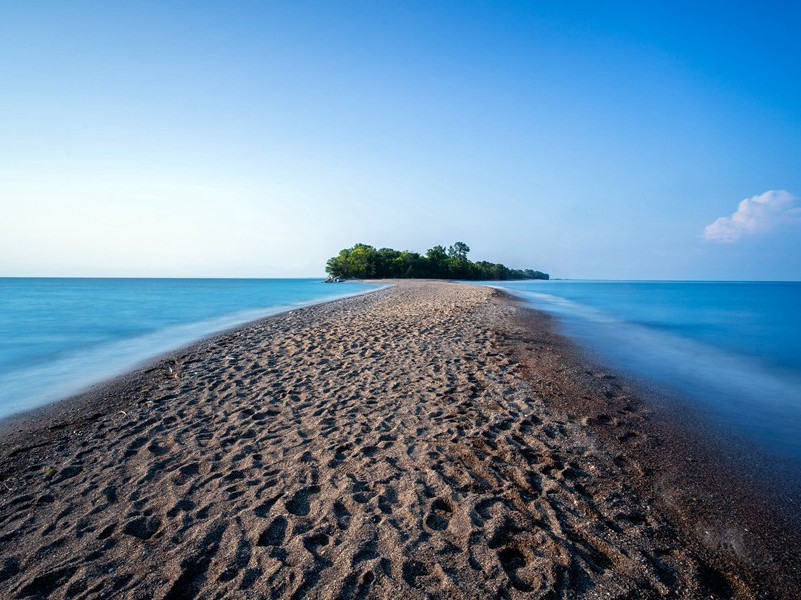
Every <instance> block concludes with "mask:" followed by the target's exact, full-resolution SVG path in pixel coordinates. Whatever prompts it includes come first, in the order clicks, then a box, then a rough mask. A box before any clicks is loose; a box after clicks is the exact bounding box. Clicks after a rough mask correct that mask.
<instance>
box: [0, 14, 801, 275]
mask: <svg viewBox="0 0 801 600" xmlns="http://www.w3.org/2000/svg"><path fill="white" fill-rule="evenodd" d="M165 4H169V6H165ZM646 5H647V6H646ZM799 6H801V5H799V4H798V3H789V2H788V3H770V2H767V3H766V2H759V3H756V2H752V3H741V2H706V3H703V2H702V3H698V2H693V3H689V2H688V3H677V2H665V3H657V2H649V3H641V2H637V3H635V2H628V3H623V2H604V3H601V2H558V1H555V0H554V1H544V2H531V3H519V2H459V3H448V2H421V3H412V2H404V3H389V2H353V3H351V2H336V3H333V2H332V3H324V2H291V3H264V2H252V3H250V2H238V3H237V2H230V3H219V2H208V3H203V2H192V3H189V2H187V3H160V2H152V3H133V2H131V3H124V6H123V5H122V3H79V2H71V3H62V2H52V3H48V2H24V3H22V2H20V3H14V4H11V3H7V4H5V5H4V6H3V7H2V8H0V81H2V84H0V86H2V87H0V90H2V93H0V210H1V213H0V214H2V215H3V217H2V219H0V275H78V276H80V275H85V276H92V275H95V276H115V275H117V276H252V277H260V276H293V275H295V276H307V275H308V276H311V275H318V274H320V273H321V272H322V267H323V265H324V262H325V259H326V258H327V257H328V256H330V255H332V254H334V253H336V251H337V250H338V249H339V248H341V247H344V246H349V245H351V244H353V243H355V242H357V241H361V242H366V243H372V244H375V245H378V246H390V247H397V248H409V249H413V250H420V251H422V250H424V249H425V248H427V247H430V246H432V245H434V244H436V243H451V242H453V241H456V240H464V241H466V242H467V243H468V244H470V246H471V247H472V249H473V252H472V256H473V257H474V258H482V259H489V260H495V261H501V262H504V263H506V264H508V265H509V266H515V267H532V268H538V269H542V270H545V271H548V272H550V273H551V274H552V275H554V276H561V277H594V278H644V279H649V278H669V279H675V278H690V279H698V278H700V279H801V215H799V211H798V210H797V209H798V207H800V206H801V201H799V200H797V198H796V197H797V196H801V61H799V59H798V57H799V56H801V36H799V35H798V33H797V32H798V31H799V30H800V29H801V8H799ZM752 199H753V200H752ZM743 200H748V201H747V203H746V204H745V205H742V207H741V205H740V203H741V201H743ZM740 207H741V208H742V210H740ZM735 215H736V216H735ZM721 218H723V219H729V220H728V221H725V220H724V221H723V222H718V219H721ZM716 222H718V225H716V226H715V228H713V229H712V230H711V231H712V233H710V230H709V229H708V226H710V225H712V224H714V223H716Z"/></svg>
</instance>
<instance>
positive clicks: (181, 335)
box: [0, 282, 391, 435]
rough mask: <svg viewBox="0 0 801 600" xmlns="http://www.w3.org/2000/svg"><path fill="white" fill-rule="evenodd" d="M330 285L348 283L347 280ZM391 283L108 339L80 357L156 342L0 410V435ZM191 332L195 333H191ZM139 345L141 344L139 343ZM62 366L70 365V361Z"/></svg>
mask: <svg viewBox="0 0 801 600" xmlns="http://www.w3.org/2000/svg"><path fill="white" fill-rule="evenodd" d="M359 283H361V282H359ZM332 285H348V282H345V283H343V284H332ZM390 286H391V284H380V285H376V286H375V287H373V288H372V289H367V290H360V291H357V292H350V293H345V294H337V295H335V296H334V297H331V296H326V297H324V298H322V299H316V300H309V301H301V302H297V303H292V304H284V305H278V306H274V307H267V308H265V309H263V310H247V311H238V312H235V313H230V314H227V315H220V316H219V317H216V318H214V319H209V320H206V321H202V322H197V323H187V324H182V325H177V326H171V327H167V328H165V329H162V330H159V331H157V332H153V333H151V334H146V335H144V336H138V337H135V338H130V339H121V340H117V341H115V342H111V343H110V344H107V345H104V346H102V347H101V348H99V349H97V350H93V351H92V352H87V353H84V354H81V355H80V358H81V359H82V360H86V359H87V357H92V356H93V355H95V354H96V355H98V357H102V356H103V355H105V354H106V353H107V351H108V347H109V346H114V345H119V346H120V347H122V348H124V347H125V346H126V345H129V344H130V343H131V342H137V343H139V342H141V341H142V340H144V339H145V338H147V339H148V340H150V339H152V340H153V341H154V342H156V344H157V345H155V346H151V347H152V348H153V350H152V351H151V352H148V353H147V354H139V355H138V356H137V357H136V358H131V357H130V356H125V357H123V358H121V360H120V361H119V362H118V363H117V364H115V365H114V366H113V367H110V368H107V369H104V370H103V373H102V374H85V375H83V376H80V377H74V378H72V379H71V380H70V381H69V382H68V383H67V384H64V383H63V382H54V383H52V384H50V385H48V386H47V388H45V389H44V391H43V393H42V394H41V395H40V396H39V397H38V400H37V401H34V402H29V403H26V405H25V406H21V407H19V408H17V409H12V410H9V411H3V412H0V435H2V432H3V431H4V430H5V429H8V427H9V426H11V425H10V424H11V423H13V422H17V421H24V420H27V419H28V418H29V417H30V416H31V415H34V414H42V413H44V412H47V410H48V408H50V407H53V406H55V405H63V404H65V403H66V404H69V401H71V400H72V399H74V398H77V397H80V396H84V395H86V394H87V393H89V392H92V391H95V390H98V389H103V388H105V387H107V386H109V385H110V384H112V383H113V382H115V381H117V380H122V379H125V378H129V377H131V376H132V375H133V374H135V373H137V372H140V371H142V370H146V369H148V368H152V367H153V366H155V365H160V364H162V363H164V362H165V361H166V360H168V359H169V358H170V357H172V356H175V355H177V354H182V353H184V352H187V351H189V350H190V349H192V348H194V347H196V346H199V345H201V344H206V343H208V342H210V341H213V340H216V339H219V338H224V337H226V336H229V335H231V334H234V333H236V332H237V331H239V330H241V329H244V328H247V327H249V326H251V325H253V324H255V323H258V322H260V321H263V320H264V319H270V318H273V317H276V316H279V315H283V314H286V313H291V312H292V311H295V310H299V309H302V308H308V307H311V306H318V305H324V304H329V303H332V302H339V301H343V300H348V299H352V298H357V297H359V296H363V295H366V294H372V293H375V292H378V291H380V290H383V289H386V288H387V287H390ZM212 322H213V323H214V325H211V328H208V327H207V328H203V329H202V331H200V332H199V331H198V328H199V327H201V328H202V326H203V325H210V324H211V323H212ZM192 332H196V333H195V334H193V333H192ZM174 333H177V336H171V334H174ZM139 345H140V346H141V344H139ZM65 366H66V368H69V364H66V365H65ZM38 369H41V370H42V371H48V370H50V369H52V365H43V366H36V367H33V368H31V369H30V371H35V370H38ZM43 387H44V386H43ZM6 392H8V390H6Z"/></svg>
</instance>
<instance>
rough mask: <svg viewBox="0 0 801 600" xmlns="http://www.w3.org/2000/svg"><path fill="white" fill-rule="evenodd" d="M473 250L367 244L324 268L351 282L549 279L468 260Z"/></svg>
mask: <svg viewBox="0 0 801 600" xmlns="http://www.w3.org/2000/svg"><path fill="white" fill-rule="evenodd" d="M468 252H470V248H469V247H468V245H467V244H465V243H463V242H456V243H455V244H454V245H453V246H450V247H449V248H447V249H446V248H444V247H443V246H434V247H433V248H430V249H428V250H427V251H426V253H425V254H424V255H422V254H418V253H417V252H409V251H408V250H402V251H401V250H392V249H391V248H380V249H376V248H374V247H373V246H368V245H367V244H356V245H355V246H353V248H346V249H345V250H340V252H339V254H338V255H337V256H334V257H333V258H330V259H329V260H328V262H327V263H326V265H325V270H326V273H328V274H329V275H330V276H331V277H341V278H344V279H348V278H351V277H354V278H357V279H394V278H408V277H416V278H429V279H430V278H436V279H470V280H496V279H548V274H547V273H542V272H541V271H534V270H532V269H510V268H509V267H506V266H504V265H501V264H497V263H491V262H487V261H485V260H480V261H477V262H473V261H471V260H468V258H467V253H468Z"/></svg>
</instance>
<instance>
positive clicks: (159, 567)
mask: <svg viewBox="0 0 801 600" xmlns="http://www.w3.org/2000/svg"><path fill="white" fill-rule="evenodd" d="M521 310H522V309H520V308H518V307H516V306H515V305H514V304H513V303H510V302H507V301H505V300H504V299H503V298H502V296H501V294H499V293H498V292H495V291H494V290H491V289H489V288H484V287H479V286H470V285H461V284H447V283H434V282H425V283H423V282H405V283H402V284H399V285H397V286H396V287H393V288H389V289H385V290H381V291H378V292H375V293H372V294H369V295H366V296H361V297H356V298H351V299H347V300H343V301H338V302H333V303H329V304H324V305H319V306H314V307H309V308H304V309H300V310H296V311H293V312H291V313H287V314H283V315H279V316H276V317H272V318H269V319H266V320H263V321H260V322H257V323H255V324H251V325H248V326H246V327H244V328H242V329H240V330H237V331H236V332H233V333H229V334H226V335H224V336H220V337H217V338H215V339H212V340H210V341H208V342H204V343H201V344H198V345H196V346H194V347H192V348H190V349H188V350H186V351H184V352H182V353H178V354H176V355H175V356H174V357H173V358H171V359H170V360H165V361H163V362H161V363H159V364H157V365H155V366H152V367H150V368H148V369H146V370H144V371H142V372H139V373H136V374H133V375H132V376H130V377H128V378H125V379H124V380H120V381H118V382H116V383H112V384H109V385H108V386H105V387H103V388H102V389H100V390H98V391H96V392H94V393H92V394H89V395H87V396H85V397H84V398H82V399H81V398H79V399H75V400H70V401H68V402H66V403H63V404H62V405H60V406H57V407H54V408H53V410H52V411H51V412H50V413H47V412H45V413H42V414H41V415H40V416H39V417H37V418H36V419H35V420H32V419H30V418H29V419H28V420H27V421H26V420H24V419H23V420H22V421H18V422H13V426H14V428H15V431H12V432H6V434H5V436H4V439H3V442H2V445H1V446H0V596H1V597H3V598H25V597H34V598H36V597H40V598H45V597H54V598H61V597H70V598H81V597H90V598H94V597H102V596H106V597H112V596H113V597H122V598H126V597H127V598H151V597H155V598H194V597H198V598H223V597H245V598H247V597H253V598H273V597H275V598H304V597H307V598H393V600H397V599H399V598H494V597H500V598H529V597H534V598H536V597H548V598H562V597H590V598H592V597H604V598H607V597H632V598H634V597H688V598H697V597H710V596H713V597H714V596H721V597H725V596H738V597H744V598H748V597H752V596H753V595H755V594H758V593H759V592H758V591H757V592H753V589H755V588H753V586H752V585H751V584H750V580H749V578H748V577H747V576H741V575H740V574H738V573H736V571H730V570H727V571H722V570H720V568H719V567H716V566H714V560H713V561H712V562H710V559H709V557H708V556H707V553H705V552H704V551H703V549H698V548H696V546H695V545H694V544H693V542H692V540H691V537H692V536H688V535H685V534H683V533H681V532H680V531H679V530H678V529H677V528H676V527H674V526H673V525H671V520H670V518H669V517H668V516H666V515H665V514H663V513H662V512H660V510H659V509H658V508H657V507H656V505H655V504H654V503H653V502H651V501H649V500H648V498H647V496H646V495H643V494H640V493H639V492H638V491H637V487H636V486H633V485H630V480H631V478H632V474H631V473H632V468H633V467H632V465H631V464H629V462H627V461H625V460H621V458H620V455H619V450H618V449H610V448H609V447H608V446H607V445H606V443H605V442H603V441H602V437H600V436H598V435H596V433H594V432H593V430H592V428H591V427H589V426H587V424H586V423H584V424H582V421H581V419H569V418H567V417H566V416H565V415H566V414H567V413H565V411H564V410H563V409H561V408H556V407H553V406H551V405H550V404H549V403H548V402H546V401H545V399H544V394H543V389H545V388H547V387H548V385H551V386H554V385H556V383H550V384H549V382H547V381H544V380H543V379H542V374H540V375H539V379H536V377H537V374H536V373H534V374H532V370H531V366H530V365H528V366H527V365H525V364H523V362H521V360H519V359H518V358H516V355H515V353H514V352H512V350H513V348H512V345H513V344H514V343H516V342H515V340H520V339H522V338H523V337H525V336H523V334H522V333H521V332H522V331H523V330H522V329H521V325H519V324H516V321H515V317H516V316H519V315H518V313H519V311H521ZM519 350H520V348H519V347H518V351H519ZM779 593H780V592H779Z"/></svg>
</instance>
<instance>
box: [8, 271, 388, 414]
mask: <svg viewBox="0 0 801 600" xmlns="http://www.w3.org/2000/svg"><path fill="white" fill-rule="evenodd" d="M377 287H380V286H376V285H369V284H361V283H346V284H335V285H331V284H325V283H323V282H322V281H320V280H319V279H50V278H42V279H38V278H36V279H28V278H25V279H17V278H0V417H2V416H7V415H10V414H13V413H16V412H20V411H22V410H26V409H29V408H33V407H36V406H39V405H41V404H45V403H47V402H50V401H53V400H56V399H59V398H62V397H65V396H67V395H70V394H73V393H76V392H78V391H80V390H82V389H84V388H86V387H87V386H89V385H92V384H94V383H97V382H99V381H101V380H104V379H107V378H109V377H111V376H114V375H118V374H120V373H124V372H126V371H128V370H130V369H132V368H133V367H135V366H136V365H138V364H140V363H141V362H143V361H144V360H146V359H148V358H151V357H153V356H156V355H158V354H161V353H164V352H167V351H170V350H174V349H176V348H180V347H181V346H185V345H187V344H188V343H190V342H192V341H194V340H197V339H200V338H202V337H204V336H206V335H209V334H211V333H214V332H218V331H222V330H224V329H227V328H230V327H233V326H235V325H238V324H241V323H244V322H247V321H251V320H254V319H258V318H260V317H263V316H267V315H270V314H274V313H277V312H281V311H283V310H289V309H292V308H296V307H299V306H303V305H307V304H313V303H315V302H321V301H325V300H331V299H335V298H341V297H345V296H349V295H354V294H358V293H363V292H366V291H369V290H372V289H376V288H377Z"/></svg>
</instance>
